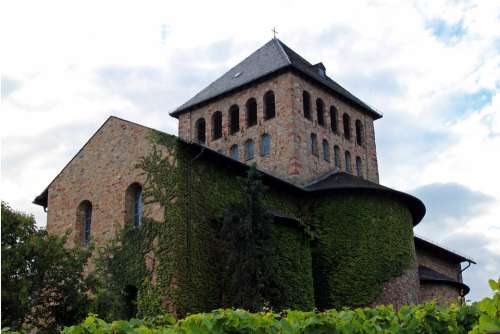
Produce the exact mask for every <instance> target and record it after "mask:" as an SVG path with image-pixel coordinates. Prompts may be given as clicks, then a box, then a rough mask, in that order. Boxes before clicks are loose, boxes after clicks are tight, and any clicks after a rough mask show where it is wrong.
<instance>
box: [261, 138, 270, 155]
mask: <svg viewBox="0 0 500 334" xmlns="http://www.w3.org/2000/svg"><path fill="white" fill-rule="evenodd" d="M260 145H261V147H260V154H261V155H263V156H266V155H269V153H270V151H271V137H269V135H268V134H267V133H264V134H263V135H262V137H261V144H260Z"/></svg>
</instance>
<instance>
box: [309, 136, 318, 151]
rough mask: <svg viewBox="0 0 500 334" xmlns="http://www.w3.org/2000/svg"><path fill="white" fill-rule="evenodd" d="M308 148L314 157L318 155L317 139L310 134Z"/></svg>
mask: <svg viewBox="0 0 500 334" xmlns="http://www.w3.org/2000/svg"><path fill="white" fill-rule="evenodd" d="M309 148H310V150H311V154H313V155H316V156H317V155H318V138H317V136H316V134H315V133H311V137H310V140H309Z"/></svg>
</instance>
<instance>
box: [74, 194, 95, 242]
mask: <svg viewBox="0 0 500 334" xmlns="http://www.w3.org/2000/svg"><path fill="white" fill-rule="evenodd" d="M76 220H77V221H76V229H77V232H78V238H77V240H78V242H80V243H81V244H83V245H85V246H88V245H89V244H90V239H91V236H92V203H90V202H89V201H87V200H85V201H83V202H81V203H80V205H78V209H77V214H76Z"/></svg>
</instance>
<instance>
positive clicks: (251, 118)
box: [246, 97, 257, 127]
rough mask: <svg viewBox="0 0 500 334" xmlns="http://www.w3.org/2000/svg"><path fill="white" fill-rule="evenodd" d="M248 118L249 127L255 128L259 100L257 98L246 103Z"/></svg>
mask: <svg viewBox="0 0 500 334" xmlns="http://www.w3.org/2000/svg"><path fill="white" fill-rule="evenodd" d="M246 109H247V110H246V111H247V113H246V118H247V127H250V126H253V125H256V124H257V100H255V98H253V97H252V98H249V99H248V101H247V103H246Z"/></svg>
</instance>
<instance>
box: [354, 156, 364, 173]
mask: <svg viewBox="0 0 500 334" xmlns="http://www.w3.org/2000/svg"><path fill="white" fill-rule="evenodd" d="M356 175H357V176H360V177H362V176H363V162H362V161H361V158H360V157H356Z"/></svg>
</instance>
